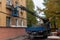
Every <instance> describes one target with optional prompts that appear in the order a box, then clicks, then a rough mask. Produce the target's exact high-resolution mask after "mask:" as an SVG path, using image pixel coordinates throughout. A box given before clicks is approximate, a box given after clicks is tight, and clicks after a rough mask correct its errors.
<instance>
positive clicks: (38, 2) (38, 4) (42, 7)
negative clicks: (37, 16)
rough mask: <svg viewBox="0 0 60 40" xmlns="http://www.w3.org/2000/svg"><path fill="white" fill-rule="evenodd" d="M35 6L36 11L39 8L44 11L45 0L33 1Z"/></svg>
mask: <svg viewBox="0 0 60 40" xmlns="http://www.w3.org/2000/svg"><path fill="white" fill-rule="evenodd" d="M33 2H34V5H35V10H36V9H37V8H36V7H37V6H38V7H39V8H41V9H44V8H45V6H44V5H43V3H44V1H43V0H33Z"/></svg>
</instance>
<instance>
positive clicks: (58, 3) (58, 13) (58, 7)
mask: <svg viewBox="0 0 60 40" xmlns="http://www.w3.org/2000/svg"><path fill="white" fill-rule="evenodd" d="M44 1H45V3H44V5H45V6H46V9H45V10H44V12H45V14H46V16H47V18H49V17H54V16H55V17H56V24H57V27H60V18H59V17H60V0H44ZM53 20H54V19H52V21H51V23H52V24H53V22H54V21H53Z"/></svg>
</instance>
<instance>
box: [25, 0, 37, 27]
mask: <svg viewBox="0 0 60 40" xmlns="http://www.w3.org/2000/svg"><path fill="white" fill-rule="evenodd" d="M26 6H27V8H28V9H29V10H30V11H32V12H34V10H33V8H34V4H33V2H32V0H26ZM36 23H37V20H36V17H35V16H33V15H31V14H30V13H28V12H27V26H28V27H31V26H32V24H34V25H36Z"/></svg>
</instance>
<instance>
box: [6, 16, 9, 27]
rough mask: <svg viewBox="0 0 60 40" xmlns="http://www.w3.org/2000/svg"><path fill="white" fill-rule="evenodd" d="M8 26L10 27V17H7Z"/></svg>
mask: <svg viewBox="0 0 60 40" xmlns="http://www.w3.org/2000/svg"><path fill="white" fill-rule="evenodd" d="M6 26H7V27H10V17H6Z"/></svg>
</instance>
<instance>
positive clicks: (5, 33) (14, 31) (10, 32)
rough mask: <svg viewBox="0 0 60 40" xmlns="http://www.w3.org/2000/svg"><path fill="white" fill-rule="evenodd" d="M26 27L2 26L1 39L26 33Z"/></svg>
mask: <svg viewBox="0 0 60 40" xmlns="http://www.w3.org/2000/svg"><path fill="white" fill-rule="evenodd" d="M24 34H25V29H24V28H0V40H2V39H6V38H13V37H16V36H19V35H24Z"/></svg>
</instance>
